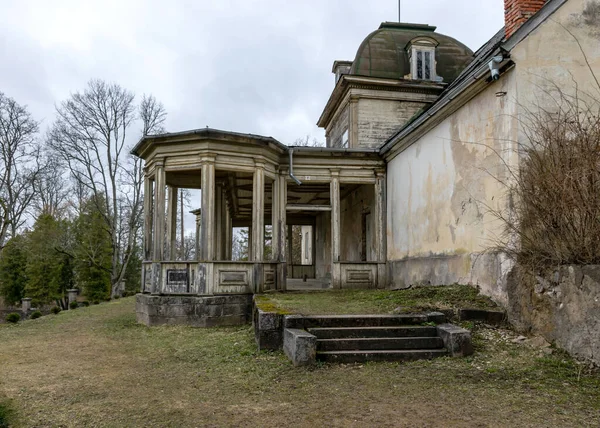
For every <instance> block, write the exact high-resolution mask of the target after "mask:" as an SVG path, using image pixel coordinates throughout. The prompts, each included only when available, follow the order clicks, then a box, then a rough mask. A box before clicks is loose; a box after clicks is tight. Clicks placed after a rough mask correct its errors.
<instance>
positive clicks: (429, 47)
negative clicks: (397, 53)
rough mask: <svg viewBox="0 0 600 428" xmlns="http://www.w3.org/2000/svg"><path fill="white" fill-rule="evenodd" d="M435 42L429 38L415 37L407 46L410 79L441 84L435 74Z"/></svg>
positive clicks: (439, 78) (440, 79)
mask: <svg viewBox="0 0 600 428" xmlns="http://www.w3.org/2000/svg"><path fill="white" fill-rule="evenodd" d="M436 46H437V41H436V40H434V39H432V38H430V37H417V38H415V39H413V40H411V42H410V43H409V44H408V46H407V48H406V50H407V53H408V56H409V59H410V76H406V77H410V78H412V79H418V80H433V81H436V82H441V81H442V78H441V77H439V76H437V75H436V73H435V48H436Z"/></svg>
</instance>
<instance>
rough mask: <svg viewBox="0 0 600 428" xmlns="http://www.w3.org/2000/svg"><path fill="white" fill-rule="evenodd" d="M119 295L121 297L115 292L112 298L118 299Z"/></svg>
mask: <svg viewBox="0 0 600 428" xmlns="http://www.w3.org/2000/svg"><path fill="white" fill-rule="evenodd" d="M119 297H121V296H119V295H118V294H115V295H114V297H113V299H118V298H119Z"/></svg>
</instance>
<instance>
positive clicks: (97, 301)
mask: <svg viewBox="0 0 600 428" xmlns="http://www.w3.org/2000/svg"><path fill="white" fill-rule="evenodd" d="M98 304H100V300H92V305H98Z"/></svg>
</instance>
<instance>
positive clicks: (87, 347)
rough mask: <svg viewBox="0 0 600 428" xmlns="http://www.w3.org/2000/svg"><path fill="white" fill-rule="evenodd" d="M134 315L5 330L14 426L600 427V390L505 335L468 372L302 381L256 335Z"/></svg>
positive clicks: (360, 373) (91, 313)
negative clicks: (141, 320) (144, 320)
mask: <svg viewBox="0 0 600 428" xmlns="http://www.w3.org/2000/svg"><path fill="white" fill-rule="evenodd" d="M133 310H134V305H133V299H132V298H126V299H120V300H119V301H117V302H113V303H108V304H102V305H98V306H91V307H89V308H80V309H78V310H77V311H65V312H62V313H60V314H59V315H58V316H56V317H55V316H52V317H43V318H40V319H38V320H33V321H24V322H23V323H20V324H18V325H11V326H8V325H2V326H0V343H2V346H1V347H0V367H1V369H0V373H1V376H0V398H1V397H3V396H5V397H7V398H8V399H10V400H11V402H10V403H11V406H12V408H14V410H15V414H16V415H18V418H19V420H17V421H14V422H12V423H13V424H14V426H15V427H21V426H22V427H29V426H39V427H44V426H65V427H71V426H77V427H79V426H100V427H102V426H107V427H114V426H144V427H169V426H172V427H179V426H261V427H276V426H277V427H280V426H306V427H314V426H324V425H327V426H338V427H342V426H344V427H345V426H466V425H468V426H497V425H513V426H515V425H518V426H545V427H547V426H594V425H598V424H600V379H599V378H598V376H597V375H595V374H590V373H587V372H586V371H585V370H582V369H581V367H580V366H578V364H577V363H575V362H574V361H573V360H571V359H570V358H568V357H567V356H566V355H564V354H562V353H559V352H556V351H555V353H554V354H552V355H545V354H543V353H542V352H541V351H540V350H537V349H534V348H531V347H529V346H528V345H524V344H515V343H512V342H511V339H512V338H514V337H515V335H514V334H512V333H511V332H509V331H506V330H501V329H488V328H483V327H481V326H476V328H475V331H474V337H475V346H476V353H475V355H473V356H472V357H469V358H457V359H453V358H440V359H436V360H432V361H416V362H411V363H369V364H361V365H338V364H331V365H330V364H320V365H318V366H316V367H313V368H294V367H293V366H292V365H291V364H290V362H289V361H288V360H287V359H286V358H285V356H284V355H283V354H282V353H281V352H272V353H271V352H258V351H257V350H256V345H255V343H254V338H253V334H252V328H251V326H249V325H247V326H241V327H231V328H210V329H194V328H188V327H156V328H147V327H144V326H142V325H139V324H137V323H136V322H135V315H134V313H133ZM3 394H4V395H3ZM0 402H3V401H2V400H1V399H0Z"/></svg>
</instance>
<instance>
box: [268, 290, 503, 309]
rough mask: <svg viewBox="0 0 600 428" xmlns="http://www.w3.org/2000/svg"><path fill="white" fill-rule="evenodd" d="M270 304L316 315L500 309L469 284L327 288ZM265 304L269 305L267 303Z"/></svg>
mask: <svg viewBox="0 0 600 428" xmlns="http://www.w3.org/2000/svg"><path fill="white" fill-rule="evenodd" d="M264 299H268V300H269V301H270V307H273V308H276V309H277V310H279V311H287V312H293V313H300V314H304V315H309V314H312V315H315V314H379V313H383V314H385V313H390V312H392V311H394V310H397V311H400V312H410V311H427V310H435V309H456V308H478V309H497V308H498V307H497V305H496V304H495V303H494V302H493V301H491V300H490V299H489V298H488V297H486V296H482V295H481V294H479V292H478V290H477V289H476V288H474V287H471V286H468V285H452V286H443V287H431V286H429V287H417V288H411V289H408V290H397V291H390V290H327V291H317V292H305V293H302V292H301V293H297V292H293V293H283V294H281V293H274V294H269V295H268V297H265V298H264ZM261 304H265V303H264V302H263V303H261Z"/></svg>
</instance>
